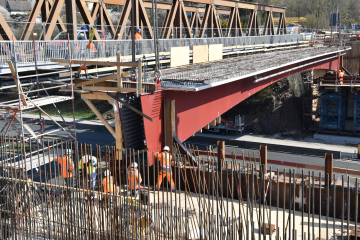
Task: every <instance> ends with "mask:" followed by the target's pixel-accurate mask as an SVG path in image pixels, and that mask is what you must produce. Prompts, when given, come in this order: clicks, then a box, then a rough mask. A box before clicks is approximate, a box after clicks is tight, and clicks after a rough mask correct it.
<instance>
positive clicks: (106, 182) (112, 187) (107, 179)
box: [102, 176, 115, 193]
mask: <svg viewBox="0 0 360 240" xmlns="http://www.w3.org/2000/svg"><path fill="white" fill-rule="evenodd" d="M102 185H103V187H104V193H109V192H115V184H114V181H113V177H112V176H106V177H105V178H104V179H103V181H102ZM108 185H109V186H108Z"/></svg>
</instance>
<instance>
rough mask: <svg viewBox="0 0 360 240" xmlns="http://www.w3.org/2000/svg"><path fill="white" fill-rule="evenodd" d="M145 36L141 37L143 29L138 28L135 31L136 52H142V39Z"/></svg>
mask: <svg viewBox="0 0 360 240" xmlns="http://www.w3.org/2000/svg"><path fill="white" fill-rule="evenodd" d="M142 39H143V38H142V37H141V29H140V28H137V29H136V33H135V45H136V54H141V50H142V45H141V41H139V40H142Z"/></svg>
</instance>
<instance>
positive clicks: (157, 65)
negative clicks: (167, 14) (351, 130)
mask: <svg viewBox="0 0 360 240" xmlns="http://www.w3.org/2000/svg"><path fill="white" fill-rule="evenodd" d="M151 2H152V12H153V25H154V27H153V29H154V30H153V35H154V50H155V74H154V77H155V79H156V78H158V81H160V75H161V72H160V60H159V39H158V20H157V16H158V11H157V0H151Z"/></svg>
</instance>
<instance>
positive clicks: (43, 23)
mask: <svg viewBox="0 0 360 240" xmlns="http://www.w3.org/2000/svg"><path fill="white" fill-rule="evenodd" d="M42 29H43V39H44V62H46V52H47V51H46V50H47V49H46V23H45V22H42ZM39 44H40V43H39Z"/></svg>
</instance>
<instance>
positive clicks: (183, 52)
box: [170, 46, 190, 67]
mask: <svg viewBox="0 0 360 240" xmlns="http://www.w3.org/2000/svg"><path fill="white" fill-rule="evenodd" d="M189 61H190V60H189V46H187V47H172V48H171V50H170V67H178V66H183V65H189Z"/></svg>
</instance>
